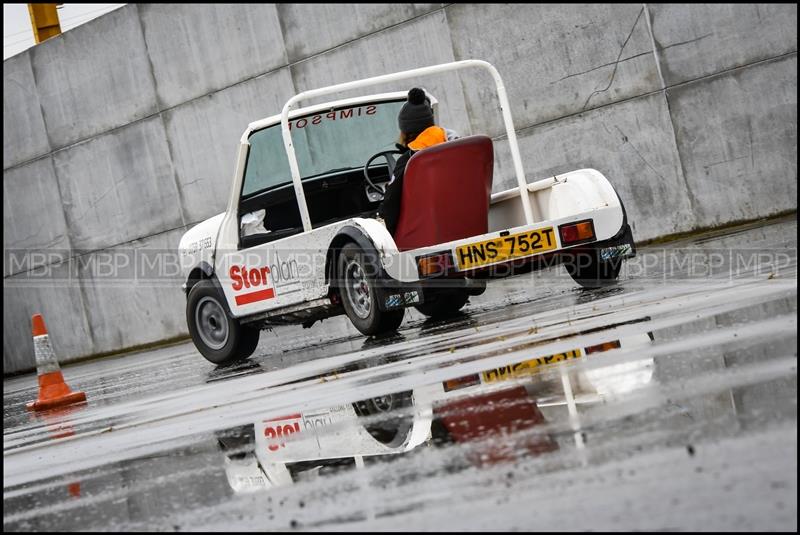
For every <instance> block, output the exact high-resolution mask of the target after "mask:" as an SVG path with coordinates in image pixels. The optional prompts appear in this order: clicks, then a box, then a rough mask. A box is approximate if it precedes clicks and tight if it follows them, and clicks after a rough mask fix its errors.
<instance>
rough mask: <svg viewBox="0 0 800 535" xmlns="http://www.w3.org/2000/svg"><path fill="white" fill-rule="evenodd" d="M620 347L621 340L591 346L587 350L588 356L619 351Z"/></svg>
mask: <svg viewBox="0 0 800 535" xmlns="http://www.w3.org/2000/svg"><path fill="white" fill-rule="evenodd" d="M618 347H620V343H619V340H614V341H613V342H604V343H602V344H597V345H596V346H591V347H587V348H586V354H587V355H590V354H591V353H602V352H603V351H610V350H612V349H617V348H618Z"/></svg>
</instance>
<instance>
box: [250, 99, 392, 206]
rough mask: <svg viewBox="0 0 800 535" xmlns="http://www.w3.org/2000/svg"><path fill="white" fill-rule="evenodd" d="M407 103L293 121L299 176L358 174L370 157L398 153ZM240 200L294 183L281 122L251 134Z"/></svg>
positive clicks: (323, 113) (341, 110)
mask: <svg viewBox="0 0 800 535" xmlns="http://www.w3.org/2000/svg"><path fill="white" fill-rule="evenodd" d="M403 104H405V100H399V101H391V102H382V103H377V104H368V105H361V106H354V107H348V108H337V109H332V110H328V111H321V112H319V113H315V114H311V115H306V116H303V117H298V118H294V119H292V120H291V121H290V122H289V129H290V131H291V133H292V143H293V144H294V150H295V154H296V155H297V164H298V166H299V168H300V176H301V177H303V178H304V179H305V178H310V177H314V176H318V175H324V174H326V173H330V172H333V171H336V170H345V169H360V168H362V167H364V164H365V163H366V162H367V160H368V159H369V157H370V156H372V155H374V154H375V153H377V152H380V151H384V150H390V149H394V148H395V147H394V144H395V143H396V141H397V137H398V134H399V131H398V129H397V115H398V113H400V108H401V107H402V106H403ZM249 141H250V152H249V154H248V157H247V168H246V169H245V175H244V186H243V188H242V196H243V197H244V196H247V195H250V194H253V193H257V192H260V191H263V190H265V189H270V188H274V187H276V186H280V185H283V184H287V183H289V182H291V181H292V175H291V172H290V171H289V159H288V158H287V156H286V149H285V148H284V146H283V136H282V135H281V125H280V123H278V124H276V125H273V126H270V127H267V128H264V129H263V130H259V131H257V132H254V133H253V134H251V135H250V139H249Z"/></svg>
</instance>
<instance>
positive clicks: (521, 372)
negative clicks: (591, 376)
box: [481, 349, 581, 383]
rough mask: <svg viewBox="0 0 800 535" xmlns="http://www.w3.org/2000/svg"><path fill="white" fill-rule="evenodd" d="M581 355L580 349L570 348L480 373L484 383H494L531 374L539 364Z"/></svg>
mask: <svg viewBox="0 0 800 535" xmlns="http://www.w3.org/2000/svg"><path fill="white" fill-rule="evenodd" d="M580 356H581V350H580V349H572V350H570V351H567V352H566V353H556V354H555V355H549V356H547V357H539V358H535V359H531V360H525V361H523V362H517V363H516V364H511V365H509V366H503V367H502V368H495V369H493V370H486V371H484V372H482V373H481V375H482V376H483V382H484V383H495V382H498V381H507V380H509V379H514V378H517V377H524V376H526V375H533V374H534V373H536V372H538V371H539V367H540V366H544V365H545V364H551V363H553V362H562V361H565V360H571V359H577V358H580Z"/></svg>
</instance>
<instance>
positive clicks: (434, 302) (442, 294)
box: [414, 289, 469, 319]
mask: <svg viewBox="0 0 800 535" xmlns="http://www.w3.org/2000/svg"><path fill="white" fill-rule="evenodd" d="M467 300H469V293H468V292H467V290H464V289H456V290H452V289H447V290H430V289H426V290H425V302H424V303H422V304H419V305H414V308H416V309H417V310H419V311H420V312H422V313H423V314H425V315H426V316H428V317H429V318H433V319H443V318H449V317H452V316H454V315H455V314H456V313H457V312H458V311H459V310H461V309H462V308H463V307H464V305H466V304H467Z"/></svg>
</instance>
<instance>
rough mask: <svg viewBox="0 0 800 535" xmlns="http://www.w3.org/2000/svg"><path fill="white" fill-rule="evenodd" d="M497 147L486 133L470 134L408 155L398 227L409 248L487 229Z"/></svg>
mask: <svg viewBox="0 0 800 535" xmlns="http://www.w3.org/2000/svg"><path fill="white" fill-rule="evenodd" d="M493 166H494V149H493V147H492V140H491V139H490V138H488V137H486V136H468V137H465V138H461V139H457V140H455V141H448V142H446V143H441V144H439V145H436V146H434V147H430V148H427V149H424V150H421V151H419V152H417V153H416V154H414V155H413V156H412V157H411V159H410V160H409V161H408V165H407V166H406V171H405V175H404V177H403V193H402V197H401V201H400V217H399V219H398V221H397V229H396V230H395V233H394V241H395V243H396V244H397V247H398V249H400V250H401V251H407V250H409V249H417V248H420V247H425V246H428V245H435V244H437V243H446V242H449V241H453V240H458V239H461V238H467V237H469V236H476V235H480V234H486V233H487V232H488V228H489V201H490V197H491V192H492V171H493Z"/></svg>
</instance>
